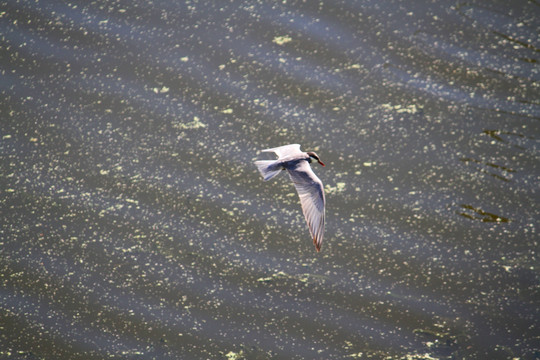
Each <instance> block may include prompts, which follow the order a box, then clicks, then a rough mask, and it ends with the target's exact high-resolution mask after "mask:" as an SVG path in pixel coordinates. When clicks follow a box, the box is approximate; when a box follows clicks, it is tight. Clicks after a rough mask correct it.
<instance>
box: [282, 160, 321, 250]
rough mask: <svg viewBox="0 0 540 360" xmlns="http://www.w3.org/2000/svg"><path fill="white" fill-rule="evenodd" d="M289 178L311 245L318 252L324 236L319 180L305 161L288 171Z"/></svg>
mask: <svg viewBox="0 0 540 360" xmlns="http://www.w3.org/2000/svg"><path fill="white" fill-rule="evenodd" d="M288 172H289V176H290V177H291V180H292V181H293V183H294V186H295V187H296V191H297V192H298V196H299V197H300V203H301V205H302V211H303V213H304V217H305V218H306V222H307V224H308V227H309V232H310V233H311V237H312V238H313V244H314V245H315V248H316V249H317V251H320V249H321V245H322V240H323V235H324V220H325V215H324V207H325V202H326V201H325V198H324V189H323V184H322V182H321V180H320V179H319V178H318V177H317V175H315V173H314V172H313V170H311V166H309V163H308V162H307V161H301V162H300V163H299V164H298V166H296V167H295V168H294V169H288Z"/></svg>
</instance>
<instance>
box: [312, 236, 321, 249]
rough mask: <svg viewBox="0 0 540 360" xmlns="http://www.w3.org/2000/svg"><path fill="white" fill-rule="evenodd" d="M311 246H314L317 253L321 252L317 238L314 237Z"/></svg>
mask: <svg viewBox="0 0 540 360" xmlns="http://www.w3.org/2000/svg"><path fill="white" fill-rule="evenodd" d="M313 245H315V250H317V252H321V245H322V244H321V242H319V241H317V238H316V237H314V238H313Z"/></svg>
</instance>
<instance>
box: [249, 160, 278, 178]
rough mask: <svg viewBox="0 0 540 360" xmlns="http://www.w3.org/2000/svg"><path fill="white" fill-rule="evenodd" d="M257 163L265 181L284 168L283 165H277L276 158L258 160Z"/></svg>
mask: <svg viewBox="0 0 540 360" xmlns="http://www.w3.org/2000/svg"><path fill="white" fill-rule="evenodd" d="M255 165H257V169H259V171H260V173H261V175H262V177H263V178H264V181H268V180H270V179H271V178H273V177H274V176H276V175H277V174H279V173H280V171H281V170H283V168H282V167H281V166H277V161H276V160H258V161H255Z"/></svg>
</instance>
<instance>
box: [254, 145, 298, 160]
mask: <svg viewBox="0 0 540 360" xmlns="http://www.w3.org/2000/svg"><path fill="white" fill-rule="evenodd" d="M261 151H262V152H275V153H276V154H277V156H278V157H280V158H282V157H284V156H287V155H294V154H301V153H302V151H301V150H300V144H290V145H283V146H279V147H275V148H272V149H264V150H261Z"/></svg>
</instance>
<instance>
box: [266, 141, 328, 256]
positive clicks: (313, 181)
mask: <svg viewBox="0 0 540 360" xmlns="http://www.w3.org/2000/svg"><path fill="white" fill-rule="evenodd" d="M261 151H262V152H274V153H276V154H277V156H278V159H277V160H258V161H255V165H256V166H257V168H258V169H259V171H260V173H261V175H262V177H263V178H264V181H268V180H270V179H272V178H273V177H274V176H276V175H277V174H279V173H280V172H281V171H282V170H287V172H288V173H289V177H290V178H291V180H292V182H293V183H294V186H295V187H296V191H297V192H298V195H299V196H300V204H301V205H302V211H303V213H304V217H305V218H306V221H307V224H308V228H309V232H310V234H311V237H312V238H313V244H314V245H315V249H317V251H321V244H322V240H323V234H324V206H325V203H326V200H325V198H324V188H323V184H322V182H321V180H320V179H319V178H318V177H317V175H315V173H314V172H313V170H312V169H311V166H310V165H309V164H310V163H311V162H312V161H313V160H315V161H317V162H318V163H319V164H321V165H322V166H324V164H323V163H322V161H321V159H320V158H319V156H318V155H317V154H315V153H314V152H313V151H308V152H303V151H301V150H300V145H299V144H291V145H284V146H280V147H276V148H272V149H265V150H261Z"/></svg>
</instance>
